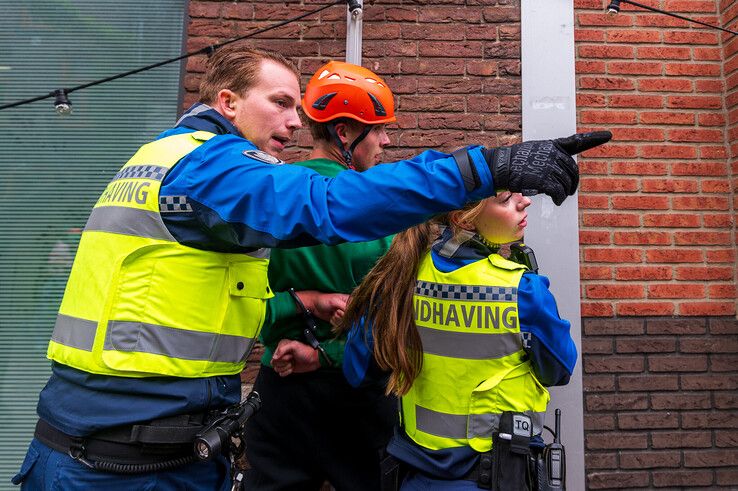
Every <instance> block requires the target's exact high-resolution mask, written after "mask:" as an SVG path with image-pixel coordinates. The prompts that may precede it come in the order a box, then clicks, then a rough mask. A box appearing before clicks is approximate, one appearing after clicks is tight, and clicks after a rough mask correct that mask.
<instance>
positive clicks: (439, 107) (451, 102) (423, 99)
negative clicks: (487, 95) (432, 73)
mask: <svg viewBox="0 0 738 491" xmlns="http://www.w3.org/2000/svg"><path fill="white" fill-rule="evenodd" d="M399 99H400V103H399V104H398V109H399V110H401V111H443V112H444V113H447V112H458V111H464V105H465V103H466V98H465V97H464V96H463V95H453V94H449V95H445V96H443V95H422V96H418V95H403V96H401V97H400V98H399Z"/></svg>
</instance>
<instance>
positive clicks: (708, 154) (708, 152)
mask: <svg viewBox="0 0 738 491" xmlns="http://www.w3.org/2000/svg"><path fill="white" fill-rule="evenodd" d="M699 150H700V158H703V159H724V158H726V157H727V153H726V151H725V147H724V146H722V145H715V146H710V145H704V144H703V145H700V146H699Z"/></svg>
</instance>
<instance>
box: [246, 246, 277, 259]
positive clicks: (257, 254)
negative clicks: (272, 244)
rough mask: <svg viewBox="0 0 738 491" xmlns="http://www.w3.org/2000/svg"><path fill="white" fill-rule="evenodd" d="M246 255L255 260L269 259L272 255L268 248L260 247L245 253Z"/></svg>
mask: <svg viewBox="0 0 738 491" xmlns="http://www.w3.org/2000/svg"><path fill="white" fill-rule="evenodd" d="M246 255H247V256H251V257H253V258H255V259H269V257H270V256H271V255H272V250H271V249H270V248H268V247H262V248H261V249H256V250H255V251H251V252H247V253H246Z"/></svg>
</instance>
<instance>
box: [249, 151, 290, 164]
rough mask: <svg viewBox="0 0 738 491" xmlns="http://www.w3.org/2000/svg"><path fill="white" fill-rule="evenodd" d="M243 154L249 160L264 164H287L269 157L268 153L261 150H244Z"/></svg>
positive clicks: (271, 156)
mask: <svg viewBox="0 0 738 491" xmlns="http://www.w3.org/2000/svg"><path fill="white" fill-rule="evenodd" d="M243 154H244V155H245V156H247V157H249V158H252V159H254V160H258V161H259V162H264V163H265V164H272V165H282V164H284V163H285V162H284V161H283V160H279V159H278V158H277V157H274V156H273V155H269V154H268V153H266V152H262V151H261V150H244V151H243Z"/></svg>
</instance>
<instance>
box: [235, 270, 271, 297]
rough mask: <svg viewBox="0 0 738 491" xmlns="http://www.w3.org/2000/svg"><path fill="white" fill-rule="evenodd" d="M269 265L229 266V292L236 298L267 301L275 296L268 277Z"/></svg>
mask: <svg viewBox="0 0 738 491" xmlns="http://www.w3.org/2000/svg"><path fill="white" fill-rule="evenodd" d="M267 264H268V263H265V262H264V261H259V262H256V261H254V262H244V263H230V264H229V265H228V292H229V293H230V294H231V295H232V296H234V297H250V298H259V299H267V298H271V297H273V296H274V294H273V293H272V289H271V288H269V279H268V277H267V268H268V266H267Z"/></svg>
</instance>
